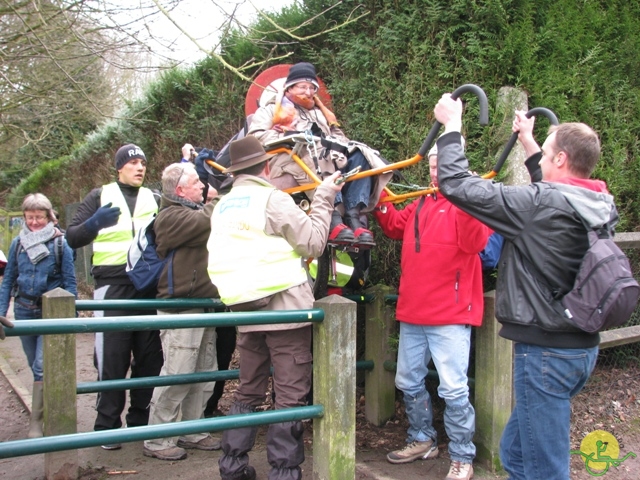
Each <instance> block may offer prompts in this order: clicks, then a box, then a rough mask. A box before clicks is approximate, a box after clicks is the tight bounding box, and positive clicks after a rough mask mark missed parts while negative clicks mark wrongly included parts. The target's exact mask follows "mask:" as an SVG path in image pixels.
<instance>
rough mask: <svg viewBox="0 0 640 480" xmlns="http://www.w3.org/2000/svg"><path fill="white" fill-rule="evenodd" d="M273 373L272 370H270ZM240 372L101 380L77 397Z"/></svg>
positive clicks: (367, 367) (366, 366)
mask: <svg viewBox="0 0 640 480" xmlns="http://www.w3.org/2000/svg"><path fill="white" fill-rule="evenodd" d="M373 367H374V363H373V360H359V361H357V362H356V370H364V371H371V370H373ZM272 373H273V369H272ZM239 376H240V370H216V371H212V372H198V373H183V374H181V375H165V376H162V377H138V378H122V379H117V380H101V381H98V382H83V383H79V384H78V386H77V387H76V393H77V394H78V395H81V394H85V393H97V392H106V391H111V390H133V389H136V388H155V387H164V386H167V385H186V384H190V383H203V382H216V381H218V380H236V379H238V378H239Z"/></svg>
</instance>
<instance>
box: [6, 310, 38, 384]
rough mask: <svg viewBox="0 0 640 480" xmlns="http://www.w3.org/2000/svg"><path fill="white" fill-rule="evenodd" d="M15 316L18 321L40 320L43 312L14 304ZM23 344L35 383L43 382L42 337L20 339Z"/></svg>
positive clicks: (29, 336)
mask: <svg viewBox="0 0 640 480" xmlns="http://www.w3.org/2000/svg"><path fill="white" fill-rule="evenodd" d="M13 315H14V317H15V319H16V320H38V319H41V318H42V310H40V309H39V308H34V309H30V308H25V307H22V306H20V305H19V304H18V303H15V302H14V304H13ZM20 341H21V342H22V350H24V354H25V355H26V356H27V363H28V364H29V366H30V367H31V372H32V373H33V381H34V382H41V381H42V375H43V370H42V368H43V367H42V354H43V345H42V335H25V336H21V337H20Z"/></svg>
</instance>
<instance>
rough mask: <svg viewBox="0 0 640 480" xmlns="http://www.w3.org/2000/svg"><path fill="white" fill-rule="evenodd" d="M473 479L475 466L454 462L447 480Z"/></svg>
mask: <svg viewBox="0 0 640 480" xmlns="http://www.w3.org/2000/svg"><path fill="white" fill-rule="evenodd" d="M472 478H473V465H471V464H470V463H462V462H458V461H455V460H454V461H452V462H451V467H450V468H449V473H448V474H447V478H446V479H445V480H471V479H472Z"/></svg>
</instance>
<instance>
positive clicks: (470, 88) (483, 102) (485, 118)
mask: <svg viewBox="0 0 640 480" xmlns="http://www.w3.org/2000/svg"><path fill="white" fill-rule="evenodd" d="M466 92H471V93H473V94H474V95H475V96H476V97H478V100H479V101H480V114H479V118H478V121H479V122H480V125H487V124H488V123H489V101H488V100H487V95H486V94H485V93H484V90H482V89H481V88H480V87H478V86H477V85H473V84H471V83H468V84H466V85H462V86H461V87H458V88H456V89H455V90H454V92H453V93H452V94H451V98H453V99H454V100H457V99H458V97H460V95H462V94H463V93H466ZM441 126H442V124H441V123H440V122H438V121H437V120H436V123H434V124H433V127H431V130H430V131H429V134H428V135H427V138H426V139H425V140H424V143H423V144H422V147H420V150H418V155H420V156H421V157H422V158H424V157H425V155H426V154H427V152H428V151H429V149H430V148H431V145H432V144H433V141H434V140H435V139H436V136H437V135H438V132H439V131H440V127H441Z"/></svg>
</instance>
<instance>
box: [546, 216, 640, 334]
mask: <svg viewBox="0 0 640 480" xmlns="http://www.w3.org/2000/svg"><path fill="white" fill-rule="evenodd" d="M639 296H640V285H638V282H637V281H636V280H635V279H634V278H633V275H632V274H631V266H630V264H629V259H628V258H627V256H626V255H625V254H624V253H623V252H622V250H620V248H619V247H618V246H617V245H616V244H615V242H614V241H613V238H612V236H611V232H610V231H609V228H608V226H604V227H603V228H601V229H600V230H589V248H588V249H587V252H586V253H585V255H584V258H583V259H582V263H581V264H580V269H579V270H578V275H577V276H576V280H575V282H574V285H573V288H572V289H571V291H569V292H568V293H566V294H564V295H562V296H560V297H559V298H555V299H554V304H553V306H554V308H555V309H556V310H557V311H558V312H561V313H562V315H564V316H565V318H567V319H568V321H569V322H570V323H571V324H573V325H574V326H576V327H578V328H579V329H581V330H584V331H585V332H589V333H596V332H599V331H601V330H606V329H607V328H611V327H617V326H620V325H622V324H624V323H626V322H627V321H628V320H629V318H630V317H631V314H632V313H633V311H634V310H635V308H636V305H637V303H638V297H639Z"/></svg>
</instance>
